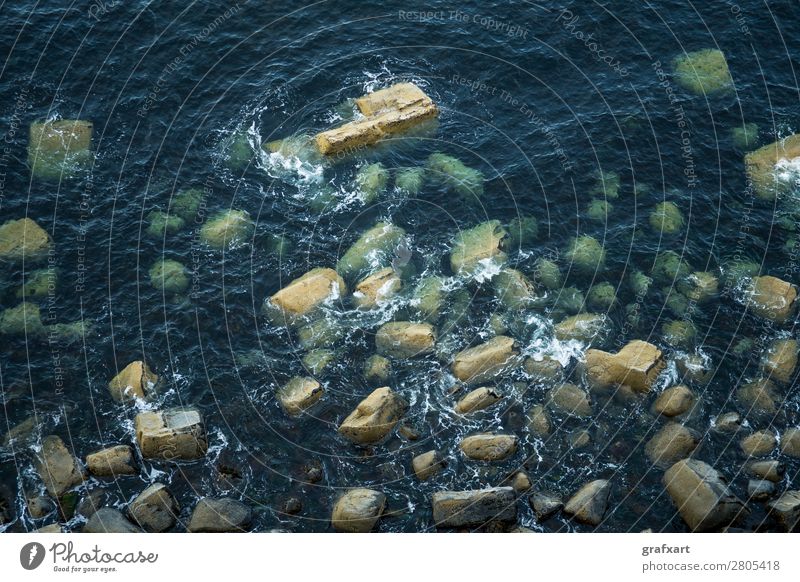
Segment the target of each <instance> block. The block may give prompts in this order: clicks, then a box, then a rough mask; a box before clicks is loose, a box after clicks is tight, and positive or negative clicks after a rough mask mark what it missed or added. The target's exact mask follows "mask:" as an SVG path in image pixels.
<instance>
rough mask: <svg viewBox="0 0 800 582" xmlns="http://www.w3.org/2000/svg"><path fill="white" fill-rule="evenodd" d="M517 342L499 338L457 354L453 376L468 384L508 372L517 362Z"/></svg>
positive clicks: (507, 338)
mask: <svg viewBox="0 0 800 582" xmlns="http://www.w3.org/2000/svg"><path fill="white" fill-rule="evenodd" d="M518 356H519V348H518V345H517V342H516V341H514V339H513V338H510V337H508V336H502V335H501V336H497V337H494V338H492V339H490V340H489V341H487V342H485V343H482V344H480V345H478V346H475V347H473V348H468V349H466V350H463V351H461V352H459V353H457V354H456V356H455V359H454V360H453V365H452V372H453V375H454V376H455V377H456V378H458V379H459V380H461V381H462V382H465V383H468V384H475V383H480V382H486V381H489V380H492V379H493V378H495V377H497V376H499V375H500V374H502V373H504V372H505V371H507V370H508V369H509V368H510V367H512V366H513V365H514V364H516V362H517V357H518Z"/></svg>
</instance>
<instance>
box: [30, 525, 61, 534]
mask: <svg viewBox="0 0 800 582" xmlns="http://www.w3.org/2000/svg"><path fill="white" fill-rule="evenodd" d="M65 532H66V530H65V529H64V528H63V527H62V526H61V525H59V524H57V523H51V524H50V525H43V526H42V527H40V528H37V529H35V530H33V532H31V533H65Z"/></svg>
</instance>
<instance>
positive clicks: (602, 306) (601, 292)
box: [586, 282, 617, 311]
mask: <svg viewBox="0 0 800 582" xmlns="http://www.w3.org/2000/svg"><path fill="white" fill-rule="evenodd" d="M616 302H617V291H616V290H615V289H614V286H613V285H612V284H611V283H608V282H603V283H598V284H597V285H594V286H593V287H592V288H591V289H589V293H587V294H586V303H587V304H588V305H589V307H590V308H591V309H594V310H595V311H608V310H609V309H611V308H612V307H613V306H614V305H615V304H616Z"/></svg>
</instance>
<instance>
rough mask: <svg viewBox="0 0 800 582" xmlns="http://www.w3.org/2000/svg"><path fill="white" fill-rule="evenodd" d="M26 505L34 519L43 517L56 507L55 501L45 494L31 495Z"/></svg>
mask: <svg viewBox="0 0 800 582" xmlns="http://www.w3.org/2000/svg"><path fill="white" fill-rule="evenodd" d="M26 505H27V507H28V513H29V514H30V516H31V517H32V518H33V519H41V518H43V517H45V516H46V515H47V514H49V513H51V512H52V511H53V510H54V509H55V508H56V506H55V505H54V504H53V501H52V500H51V499H50V498H49V497H46V496H44V495H36V496H34V497H29V498H28V499H27V502H26Z"/></svg>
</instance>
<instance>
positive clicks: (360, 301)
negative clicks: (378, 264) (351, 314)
mask: <svg viewBox="0 0 800 582" xmlns="http://www.w3.org/2000/svg"><path fill="white" fill-rule="evenodd" d="M402 287H403V281H402V279H400V277H399V276H398V275H397V273H395V271H394V269H393V268H391V267H386V268H385V269H381V270H379V271H376V272H374V273H372V274H371V275H370V276H369V277H367V278H366V279H363V280H362V281H360V282H359V283H357V284H356V287H355V290H354V291H353V302H354V303H355V304H356V307H358V308H359V309H374V308H375V307H379V306H381V305H382V304H383V303H385V302H386V301H388V300H390V299H391V298H392V297H394V296H395V295H397V293H398V292H399V291H400V289H402Z"/></svg>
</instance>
